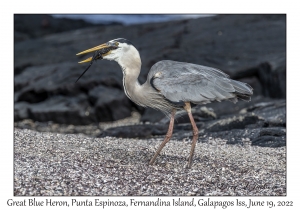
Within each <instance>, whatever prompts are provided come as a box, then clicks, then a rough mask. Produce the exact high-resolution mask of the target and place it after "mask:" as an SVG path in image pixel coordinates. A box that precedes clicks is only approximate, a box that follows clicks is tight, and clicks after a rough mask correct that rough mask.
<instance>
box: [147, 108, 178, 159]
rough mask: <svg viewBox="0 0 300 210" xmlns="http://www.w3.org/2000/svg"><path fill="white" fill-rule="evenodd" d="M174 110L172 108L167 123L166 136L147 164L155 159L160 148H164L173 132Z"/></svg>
mask: <svg viewBox="0 0 300 210" xmlns="http://www.w3.org/2000/svg"><path fill="white" fill-rule="evenodd" d="M175 113H176V110H175V109H173V111H172V114H171V119H170V124H169V129H168V132H167V134H166V137H165V139H164V141H163V142H162V143H161V145H160V146H159V148H158V149H157V151H156V153H155V155H154V156H153V158H152V159H151V160H150V162H149V164H150V165H152V164H153V163H154V161H155V159H156V157H157V156H158V155H159V153H160V151H161V150H162V148H164V146H165V144H166V143H167V142H168V141H170V139H171V136H172V133H173V127H174V116H175Z"/></svg>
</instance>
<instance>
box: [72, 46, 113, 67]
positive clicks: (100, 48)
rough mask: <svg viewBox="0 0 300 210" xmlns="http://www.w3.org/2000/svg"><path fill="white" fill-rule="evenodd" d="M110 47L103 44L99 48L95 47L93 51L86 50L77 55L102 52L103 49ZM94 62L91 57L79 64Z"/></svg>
mask: <svg viewBox="0 0 300 210" xmlns="http://www.w3.org/2000/svg"><path fill="white" fill-rule="evenodd" d="M108 47H109V46H108V45H107V44H101V45H99V46H96V47H93V48H91V49H88V50H85V51H82V52H80V53H77V54H76V55H82V54H86V53H90V52H94V51H97V50H102V49H105V48H108ZM92 60H93V57H89V58H87V59H85V60H83V61H80V62H78V63H86V62H90V61H92Z"/></svg>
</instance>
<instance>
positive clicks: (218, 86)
mask: <svg viewBox="0 0 300 210" xmlns="http://www.w3.org/2000/svg"><path fill="white" fill-rule="evenodd" d="M94 51H96V53H95V54H94V56H93V57H90V58H88V59H86V60H84V61H82V62H81V63H83V62H88V61H91V63H90V65H89V66H88V68H89V67H90V66H91V65H92V63H93V61H94V60H96V59H107V60H112V61H116V62H117V63H118V64H119V65H120V67H121V69H122V71H123V87H124V92H125V94H126V95H127V97H128V98H129V99H130V100H132V101H133V102H135V103H136V104H138V105H140V106H144V107H152V108H154V109H158V110H161V111H162V112H164V113H165V114H170V115H169V116H170V124H169V129H168V132H167V134H166V137H165V139H164V141H163V142H162V144H161V145H160V147H159V148H158V149H157V151H156V153H155V155H154V156H153V158H152V159H151V160H150V162H149V164H153V163H154V161H155V159H156V157H157V156H158V155H159V153H160V151H161V150H162V148H163V147H164V146H165V144H166V143H167V142H168V141H169V140H170V138H171V136H172V133H173V126H174V116H175V113H176V111H177V110H180V109H185V110H186V111H187V113H188V115H189V118H190V121H191V124H192V127H193V140H192V146H191V151H190V156H189V161H188V167H191V164H192V158H193V155H194V149H195V145H196V142H197V140H198V135H199V131H198V128H197V125H196V123H195V121H194V118H193V115H192V111H191V103H194V104H205V103H210V102H212V101H222V100H230V101H232V102H234V103H236V102H237V100H238V99H242V100H246V101H249V100H250V97H251V95H252V93H253V92H252V90H253V89H252V88H251V87H250V85H248V84H246V83H243V82H239V81H235V80H232V79H230V78H229V76H228V75H227V74H225V73H224V72H222V71H220V70H218V69H215V68H211V67H207V66H201V65H197V64H191V63H183V62H177V61H169V60H164V61H159V62H157V63H156V64H154V65H153V66H152V68H151V69H150V71H149V74H148V77H147V81H146V82H145V83H144V84H142V85H141V84H140V83H139V82H138V77H139V74H140V71H141V65H142V62H141V58H140V54H139V52H138V51H137V49H136V48H135V47H134V46H133V44H132V43H131V42H130V41H128V40H126V39H123V38H119V39H114V40H111V41H109V42H107V43H105V44H102V45H99V46H96V47H94V48H91V49H88V50H85V51H83V52H81V53H78V54H77V55H81V54H84V53H88V52H94ZM88 68H87V69H86V70H85V71H84V72H83V74H84V73H85V72H86V71H87V70H88ZM83 74H82V75H83ZM82 75H81V76H82ZM81 76H80V77H81ZM80 77H79V78H80ZM79 78H78V79H79Z"/></svg>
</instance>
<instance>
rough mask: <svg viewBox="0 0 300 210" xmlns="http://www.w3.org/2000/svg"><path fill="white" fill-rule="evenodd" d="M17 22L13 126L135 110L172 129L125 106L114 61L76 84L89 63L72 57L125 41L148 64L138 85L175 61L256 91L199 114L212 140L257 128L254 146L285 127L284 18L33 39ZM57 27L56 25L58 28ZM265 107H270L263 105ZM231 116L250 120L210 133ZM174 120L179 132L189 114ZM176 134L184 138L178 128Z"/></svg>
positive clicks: (233, 18) (217, 19) (94, 30)
mask: <svg viewBox="0 0 300 210" xmlns="http://www.w3.org/2000/svg"><path fill="white" fill-rule="evenodd" d="M37 17H38V16H37ZM39 17H40V16H39ZM41 17H42V18H43V17H44V16H41ZM18 18H19V17H16V18H15V31H16V33H15V44H14V74H15V79H14V91H15V92H14V101H15V107H14V111H15V113H14V119H15V120H16V121H18V120H23V119H27V118H30V119H33V120H37V121H53V122H57V123H66V124H78V125H80V124H89V123H96V122H101V121H113V120H117V119H122V118H124V117H127V116H129V115H130V113H131V111H132V110H138V111H140V113H141V114H142V118H141V120H142V121H143V122H152V123H154V122H161V124H167V122H165V121H166V120H165V119H166V118H165V117H164V115H163V114H161V113H160V112H157V111H155V110H145V109H144V108H140V107H138V106H137V105H135V104H134V103H132V102H130V101H129V100H128V99H127V97H126V96H125V94H124V92H123V84H122V76H123V75H122V71H121V70H120V67H119V66H118V64H117V63H115V62H109V61H104V60H102V61H98V62H95V63H94V64H93V66H91V68H90V69H89V71H87V72H86V74H85V75H84V76H83V77H82V78H81V79H80V80H79V81H78V82H77V83H75V81H76V79H77V78H78V77H79V75H80V74H81V73H82V72H83V71H84V70H85V68H86V67H87V65H88V64H80V65H79V64H77V62H78V61H80V60H83V59H85V58H86V57H88V56H90V55H82V56H75V54H76V53H78V52H81V51H83V50H85V49H88V48H91V47H94V46H96V45H99V44H101V43H104V42H106V41H108V40H111V39H114V38H118V37H124V38H127V39H129V40H131V41H132V42H133V43H134V45H135V46H136V48H137V49H138V50H139V52H140V55H141V59H142V63H143V65H142V70H141V74H140V77H139V80H140V82H141V83H143V82H145V80H146V76H147V74H148V71H149V69H150V68H151V66H152V65H153V64H154V63H156V62H158V61H160V60H166V59H170V60H177V61H183V62H190V63H195V64H201V65H207V66H211V67H216V68H219V69H221V70H223V71H224V72H226V73H228V74H229V75H230V76H231V77H232V78H234V79H237V80H240V81H243V82H247V83H249V84H250V85H251V86H252V87H254V96H253V98H252V101H251V102H249V103H248V102H243V101H240V102H238V103H236V104H233V103H231V102H221V103H212V104H206V105H205V106H202V107H201V106H200V107H196V108H195V114H194V115H195V120H196V122H197V123H199V126H201V127H202V129H204V130H205V129H206V130H207V132H209V133H210V134H211V135H215V134H216V135H217V134H218V135H222V133H224V132H229V133H230V132H233V131H237V132H236V133H232V134H228V135H229V137H230V136H232V138H235V137H234V136H239V135H240V134H238V133H239V132H244V130H245V129H252V130H255V129H256V130H257V129H258V130H257V132H256V130H255V133H256V134H257V136H256V137H253V138H252V137H251V140H253V139H255V138H261V139H262V140H261V139H260V140H257V141H256V142H260V143H259V144H260V145H262V143H261V142H267V141H270V140H269V137H268V136H273V135H271V134H270V135H267V137H264V136H259V132H260V131H259V129H262V128H268V127H280V128H284V127H285V126H286V118H285V103H283V104H280V103H279V102H278V103H279V104H278V105H275V104H274V99H282V100H283V101H284V102H285V100H284V99H285V97H286V16H285V15H217V16H213V17H206V18H199V19H191V20H183V21H171V22H164V23H149V24H142V25H131V26H121V25H116V26H109V27H104V26H92V27H89V28H85V29H76V27H79V26H80V24H79V23H78V25H76V24H77V23H76V24H75V23H74V25H72V24H71V22H70V25H72V26H70V28H65V29H66V30H68V31H64V32H63V31H59V30H60V29H55V30H52V31H51V30H50V31H51V32H49V33H48V32H47V33H43V32H38V31H36V32H34V31H32V29H31V28H30V27H31V25H30V21H27V22H26V24H27V23H28V24H27V25H26V24H23V25H22V21H23V20H20V19H18ZM18 21H20V22H18ZM24 21H26V20H25V19H24ZM55 21H56V20H55ZM57 21H59V20H57ZM35 24H40V22H39V21H38V20H37V21H36V22H34V21H33V22H32V27H33V26H34V25H35ZM55 24H56V23H55ZM55 24H52V25H51V26H55V27H56V26H57V25H55ZM64 24H65V23H64ZM58 25H59V24H58ZM62 26H63V23H62ZM22 27H24V28H23V29H22ZM26 27H27V28H26ZM34 27H36V26H34ZM38 27H39V26H38ZM49 27H50V26H49ZM72 27H73V28H72ZM80 27H81V26H80ZM74 29H76V30H74ZM42 30H44V29H41V31H42ZM28 31H32V33H36V34H30V33H28ZM54 32H55V33H54ZM57 32H60V33H57ZM50 33H53V34H50ZM16 36H18V37H19V38H16ZM36 37H38V38H36ZM17 40H18V42H17ZM278 101H280V100H278ZM264 103H266V104H268V103H271V105H270V106H265V104H264ZM204 107H205V108H204ZM248 109H249V110H248ZM251 110H252V111H251ZM251 113H253V114H254V115H253V116H252V115H251ZM280 113H281V114H280ZM233 116H235V117H237V118H239V117H241V116H246V117H244V118H243V119H244V120H243V121H242V124H239V123H238V122H232V124H230V125H227V127H226V126H221V127H218V126H215V127H212V128H213V130H209V129H208V128H207V127H205V126H208V125H209V124H210V123H212V122H217V121H218V120H224V119H229V118H232V117H233ZM176 120H177V121H176V122H177V123H178V124H179V125H183V124H187V123H189V119H188V117H187V116H186V115H182V116H181V117H178V118H177V119H176ZM218 122H221V121H218ZM202 123H204V124H203V126H202ZM186 126H188V125H186ZM212 128H211V129H212ZM176 129H179V131H180V129H181V128H180V126H179V127H178V128H176ZM146 130H147V129H146ZM150 130H151V129H150ZM124 132H125V131H124ZM144 132H145V135H146V134H147V133H148V134H149V135H152V134H153V132H152V131H151V132H148V131H147V132H146V131H144ZM177 133H181V132H177ZM148 134H147V135H148ZM145 135H144V136H145ZM147 135H146V136H147ZM176 135H177V134H176ZM178 135H179V134H178ZM184 135H185V134H184ZM223 135H225V134H223ZM245 135H246V134H245ZM246 136H247V135H246ZM229 137H228V138H229ZM277 137H278V136H277ZM277 137H276V138H277ZM281 137H282V136H281ZM264 139H265V140H264ZM280 145H282V143H280Z"/></svg>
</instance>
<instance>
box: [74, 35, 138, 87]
mask: <svg viewBox="0 0 300 210" xmlns="http://www.w3.org/2000/svg"><path fill="white" fill-rule="evenodd" d="M90 52H94V55H93V56H92V57H89V58H87V59H85V60H83V61H80V62H79V63H86V62H90V65H89V66H88V68H87V69H86V70H85V71H84V72H83V74H84V73H85V72H86V71H87V70H88V69H89V67H90V66H91V65H92V63H93V61H94V60H102V59H106V60H114V61H117V62H118V63H119V64H120V65H121V66H123V65H126V63H129V62H128V61H132V59H134V58H136V59H137V60H139V59H140V57H139V53H138V51H137V50H136V48H135V47H134V46H133V44H132V43H131V42H130V41H128V40H127V39H123V38H118V39H113V40H110V41H108V42H106V43H104V44H101V45H98V46H96V47H93V48H90V49H88V50H85V51H82V52H80V53H78V54H76V55H82V54H86V53H90ZM83 74H81V76H82V75H83ZM81 76H80V77H81ZM80 77H79V78H78V79H77V81H78V80H79V79H80ZM77 81H76V82H77Z"/></svg>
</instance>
